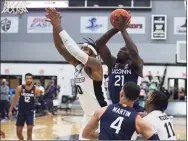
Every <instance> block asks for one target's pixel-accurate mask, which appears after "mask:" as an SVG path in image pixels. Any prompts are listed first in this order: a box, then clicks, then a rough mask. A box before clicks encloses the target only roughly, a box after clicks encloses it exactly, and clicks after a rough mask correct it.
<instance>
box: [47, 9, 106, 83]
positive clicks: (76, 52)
mask: <svg viewBox="0 0 188 141" xmlns="http://www.w3.org/2000/svg"><path fill="white" fill-rule="evenodd" d="M48 11H49V13H48V18H49V19H50V20H51V23H53V26H54V28H55V30H56V31H57V32H58V33H59V36H60V38H61V40H62V42H63V44H64V46H65V48H66V49H67V51H68V52H69V53H70V54H71V55H72V56H74V58H76V60H77V61H79V62H81V63H82V64H84V65H85V66H87V67H89V68H90V69H91V70H92V74H93V75H95V80H102V77H103V75H102V65H101V63H100V62H99V61H98V60H97V59H96V58H94V57H90V56H88V55H87V54H86V53H85V52H83V51H82V50H81V49H80V48H79V47H78V45H77V44H76V42H75V41H74V40H73V39H72V38H71V37H70V36H69V34H68V33H67V32H66V31H65V30H63V29H62V27H61V20H60V17H58V16H55V15H57V13H58V12H57V11H56V10H55V9H54V8H48Z"/></svg>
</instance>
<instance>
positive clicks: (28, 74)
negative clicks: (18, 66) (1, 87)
mask: <svg viewBox="0 0 188 141" xmlns="http://www.w3.org/2000/svg"><path fill="white" fill-rule="evenodd" d="M26 76H31V77H33V75H32V74H31V73H26V74H25V78H26Z"/></svg>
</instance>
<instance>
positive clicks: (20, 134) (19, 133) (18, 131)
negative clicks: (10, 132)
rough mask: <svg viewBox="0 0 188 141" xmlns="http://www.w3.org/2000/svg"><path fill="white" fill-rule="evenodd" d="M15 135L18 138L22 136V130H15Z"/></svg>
mask: <svg viewBox="0 0 188 141" xmlns="http://www.w3.org/2000/svg"><path fill="white" fill-rule="evenodd" d="M16 134H17V136H18V137H20V136H22V129H20V128H17V130H16Z"/></svg>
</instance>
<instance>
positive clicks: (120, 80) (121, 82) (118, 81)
mask: <svg viewBox="0 0 188 141" xmlns="http://www.w3.org/2000/svg"><path fill="white" fill-rule="evenodd" d="M115 79H116V82H115V83H114V85H115V86H123V85H124V75H116V76H115Z"/></svg>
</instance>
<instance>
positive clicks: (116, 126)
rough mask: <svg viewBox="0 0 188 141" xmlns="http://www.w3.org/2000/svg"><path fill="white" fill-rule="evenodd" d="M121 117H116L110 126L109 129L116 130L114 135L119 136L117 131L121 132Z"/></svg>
mask: <svg viewBox="0 0 188 141" xmlns="http://www.w3.org/2000/svg"><path fill="white" fill-rule="evenodd" d="M123 120H124V118H123V117H118V118H117V119H116V120H115V121H114V122H112V124H111V125H110V128H113V129H115V130H116V134H119V131H120V130H121V124H122V122H123Z"/></svg>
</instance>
